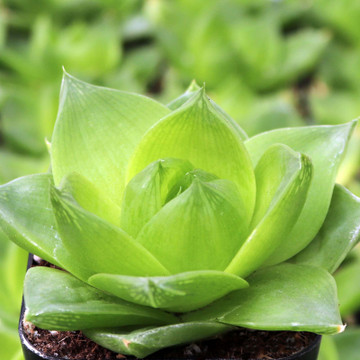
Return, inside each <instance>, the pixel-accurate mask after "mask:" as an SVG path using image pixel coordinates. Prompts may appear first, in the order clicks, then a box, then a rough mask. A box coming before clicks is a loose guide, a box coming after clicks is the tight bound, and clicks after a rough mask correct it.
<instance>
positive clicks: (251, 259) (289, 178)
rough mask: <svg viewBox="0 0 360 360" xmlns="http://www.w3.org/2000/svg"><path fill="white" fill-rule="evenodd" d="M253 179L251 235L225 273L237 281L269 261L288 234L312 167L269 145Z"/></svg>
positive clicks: (288, 151)
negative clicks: (254, 198) (254, 187)
mask: <svg viewBox="0 0 360 360" xmlns="http://www.w3.org/2000/svg"><path fill="white" fill-rule="evenodd" d="M255 176H256V187H257V199H256V206H255V213H254V217H253V219H252V224H251V229H252V232H251V234H250V235H249V237H248V238H247V239H246V241H245V243H244V244H243V245H242V247H241V248H240V250H239V251H238V253H237V254H236V256H235V257H234V259H233V260H232V261H231V263H230V264H229V266H228V267H227V268H226V270H225V271H226V272H230V273H233V274H237V275H239V276H241V277H246V276H248V275H249V274H251V273H252V272H253V271H254V270H256V269H257V268H258V267H259V266H260V265H262V264H263V263H264V261H265V260H267V259H268V258H269V257H272V256H273V253H274V250H275V249H277V248H278V246H279V244H281V243H282V242H283V241H284V239H286V237H287V235H288V233H289V232H290V231H291V230H292V228H293V226H294V225H295V223H296V221H297V219H298V217H299V214H300V213H301V210H302V208H303V206H304V203H305V200H306V195H307V192H308V189H309V185H310V182H311V177H312V165H311V162H310V160H309V158H308V157H307V156H305V155H303V154H300V153H297V152H295V151H293V150H291V149H290V148H288V147H287V146H285V145H273V146H271V147H270V148H269V149H268V150H267V151H266V152H265V153H264V155H263V156H262V158H261V159H260V161H259V162H258V164H257V166H256V169H255ZM279 251H280V252H281V251H282V249H281V248H280V249H279Z"/></svg>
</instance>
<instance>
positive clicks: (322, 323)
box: [184, 264, 344, 334]
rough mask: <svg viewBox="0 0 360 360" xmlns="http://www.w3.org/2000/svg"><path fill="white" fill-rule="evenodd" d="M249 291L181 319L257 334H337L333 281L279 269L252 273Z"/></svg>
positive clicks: (307, 270) (310, 271)
mask: <svg viewBox="0 0 360 360" xmlns="http://www.w3.org/2000/svg"><path fill="white" fill-rule="evenodd" d="M248 281H249V284H250V287H248V288H247V289H243V290H239V291H235V292H233V293H232V294H229V295H227V296H226V297H224V298H223V299H221V300H219V301H217V302H215V303H214V304H212V305H209V306H208V307H206V308H204V309H201V310H199V311H195V312H193V313H189V314H188V315H185V316H184V320H186V321H204V320H206V321H211V320H217V321H220V322H222V323H226V324H231V325H236V326H242V327H246V328H250V329H259V330H289V331H310V332H315V333H319V334H332V333H337V332H341V331H342V330H343V328H344V327H343V325H342V322H341V318H340V314H339V310H338V303H337V296H336V285H335V281H334V278H333V277H332V276H331V275H330V274H329V273H328V272H327V271H325V270H323V269H321V268H318V267H315V266H309V265H294V264H281V265H277V266H272V267H268V268H266V269H262V270H259V271H257V272H255V273H254V274H253V275H251V276H250V277H249V278H248Z"/></svg>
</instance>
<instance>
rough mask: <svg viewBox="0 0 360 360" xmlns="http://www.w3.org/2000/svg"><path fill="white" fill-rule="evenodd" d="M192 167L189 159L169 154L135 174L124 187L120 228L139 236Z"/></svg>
mask: <svg viewBox="0 0 360 360" xmlns="http://www.w3.org/2000/svg"><path fill="white" fill-rule="evenodd" d="M192 169H193V166H192V165H191V164H190V163H189V162H188V161H186V160H180V159H171V158H167V159H161V160H157V161H154V162H153V163H151V164H150V165H148V166H147V167H146V168H145V169H144V170H143V171H141V172H140V173H138V174H137V175H135V176H134V177H133V178H132V179H131V181H130V182H129V183H128V184H127V186H126V188H125V193H124V199H123V202H122V212H121V224H120V226H121V228H122V229H124V230H125V231H126V232H127V233H128V234H130V235H131V236H134V237H136V236H137V234H138V233H139V231H140V230H141V228H142V227H143V226H144V225H145V224H146V223H147V222H148V221H149V220H150V219H151V218H152V217H153V216H154V215H155V214H156V213H157V212H158V211H159V210H160V209H161V208H162V206H163V205H164V204H165V202H166V200H167V197H168V194H169V192H170V190H171V189H172V188H173V187H174V186H175V184H176V183H177V182H178V181H179V180H180V179H182V178H183V177H184V175H185V174H186V173H187V172H189V171H191V170H192Z"/></svg>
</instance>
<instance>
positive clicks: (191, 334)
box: [85, 321, 233, 358]
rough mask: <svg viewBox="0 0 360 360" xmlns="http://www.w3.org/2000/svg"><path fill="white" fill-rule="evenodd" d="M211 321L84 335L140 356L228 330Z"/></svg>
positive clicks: (115, 349)
mask: <svg viewBox="0 0 360 360" xmlns="http://www.w3.org/2000/svg"><path fill="white" fill-rule="evenodd" d="M232 329H233V328H232V327H231V326H228V325H224V324H218V323H215V322H206V321H203V322H189V323H179V324H174V325H169V326H162V327H158V328H144V329H140V330H135V331H132V332H130V331H124V330H121V329H119V330H116V329H114V330H113V329H91V330H87V331H85V335H86V336H87V337H89V338H90V339H91V340H93V341H95V342H97V343H98V344H100V345H101V346H103V347H105V348H107V349H110V350H113V351H115V352H119V353H121V354H126V355H134V356H136V357H137V358H143V357H145V356H147V355H150V354H152V353H154V352H155V351H158V350H160V349H163V348H167V347H169V346H174V345H180V344H186V343H188V342H193V341H196V340H201V339H204V338H207V337H211V336H214V335H217V334H221V333H224V332H227V331H229V330H232Z"/></svg>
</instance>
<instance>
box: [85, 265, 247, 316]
mask: <svg viewBox="0 0 360 360" xmlns="http://www.w3.org/2000/svg"><path fill="white" fill-rule="evenodd" d="M89 283H90V284H91V285H93V286H95V287H96V288H98V289H101V290H104V291H106V292H108V293H110V294H114V295H116V296H118V297H119V298H121V299H124V300H127V301H130V302H134V303H136V304H140V305H147V306H151V307H154V308H160V309H164V310H168V311H173V312H186V311H191V310H195V309H198V308H200V307H202V306H205V305H208V304H210V303H211V302H213V301H214V300H217V299H220V298H221V297H223V296H224V295H226V294H228V293H229V292H231V291H234V290H238V289H242V288H244V287H247V286H248V283H247V282H246V281H245V280H243V279H241V278H239V277H238V276H234V275H231V274H226V273H223V272H220V271H192V272H186V273H181V274H177V275H172V276H166V277H147V278H146V277H133V276H121V275H111V274H96V275H93V276H92V277H91V278H90V279H89ZM209 289H211V291H209Z"/></svg>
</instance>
